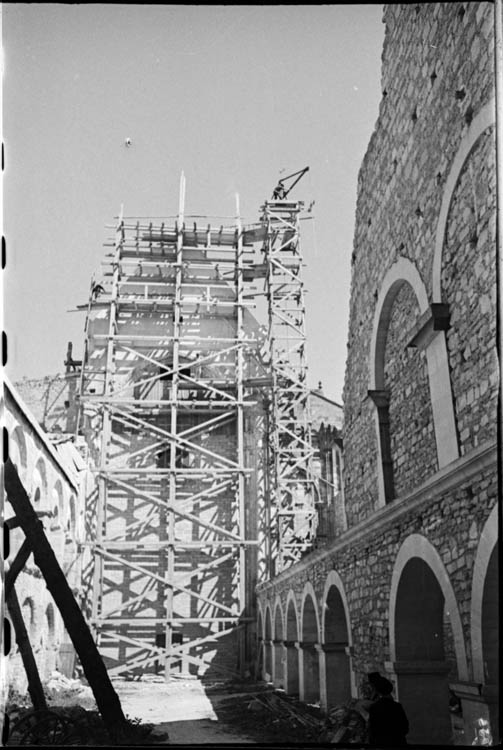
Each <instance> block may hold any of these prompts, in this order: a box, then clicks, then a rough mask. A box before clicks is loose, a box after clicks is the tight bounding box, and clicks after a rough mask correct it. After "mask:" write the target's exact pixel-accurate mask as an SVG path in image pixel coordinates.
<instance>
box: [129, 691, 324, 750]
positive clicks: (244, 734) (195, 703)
mask: <svg viewBox="0 0 503 750" xmlns="http://www.w3.org/2000/svg"><path fill="white" fill-rule="evenodd" d="M114 687H115V690H116V691H117V694H118V695H119V698H120V700H121V704H122V708H123V711H124V713H125V714H126V715H127V716H128V718H130V719H141V721H142V722H145V723H148V724H153V725H154V728H153V730H152V732H151V734H150V735H149V740H150V741H152V742H155V743H156V744H157V743H159V744H170V745H173V744H174V745H178V744H180V745H185V744H186V745H200V744H201V745H204V744H214V745H246V744H260V745H268V744H270V745H278V744H285V745H288V746H289V747H291V746H292V744H304V743H305V742H306V741H309V739H311V741H312V738H309V737H308V736H307V735H306V734H304V733H302V732H301V733H300V734H299V728H298V727H297V728H294V727H285V726H284V724H283V722H279V721H278V720H277V719H276V717H275V716H274V715H273V714H271V713H270V712H268V711H267V710H260V708H259V707H258V706H257V704H256V701H254V698H255V696H256V695H260V694H261V693H264V692H267V691H270V690H271V688H268V687H267V686H266V685H265V684H264V683H249V682H248V683H235V684H232V685H228V684H227V685H226V684H223V683H222V684H218V683H217V684H211V683H210V684H203V683H202V682H201V681H200V680H197V679H182V678H180V679H177V678H173V679H172V680H171V681H170V682H169V683H165V682H163V681H162V680H160V681H159V682H157V681H155V682H154V681H149V680H142V681H141V682H127V681H117V682H114ZM166 734H167V735H168V737H166V736H165V735H166Z"/></svg>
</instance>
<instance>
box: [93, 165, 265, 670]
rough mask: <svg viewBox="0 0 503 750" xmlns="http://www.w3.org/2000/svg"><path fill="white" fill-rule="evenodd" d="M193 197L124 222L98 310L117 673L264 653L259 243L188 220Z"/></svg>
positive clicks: (111, 663)
mask: <svg viewBox="0 0 503 750" xmlns="http://www.w3.org/2000/svg"><path fill="white" fill-rule="evenodd" d="M184 194H185V186H184V179H183V176H182V182H181V188H180V205H179V213H178V216H177V217H176V220H175V221H174V223H173V224H172V225H168V224H165V223H162V224H160V225H157V226H154V225H153V224H152V223H148V224H144V223H142V222H141V221H139V220H138V221H135V222H128V220H125V219H124V218H123V217H122V216H121V217H120V218H119V222H118V225H117V228H116V236H115V241H114V243H113V252H112V254H111V257H110V259H109V261H107V263H106V266H107V269H106V271H108V276H109V278H110V282H109V283H104V284H100V285H96V284H93V285H92V286H91V293H90V299H89V303H88V305H87V310H88V314H87V321H86V328H85V331H86V351H85V356H84V361H83V365H82V371H81V388H80V398H81V402H82V416H83V421H82V423H81V428H80V429H81V431H82V432H83V433H84V434H86V436H87V439H88V443H89V444H90V446H91V451H92V452H93V454H94V460H95V464H96V473H97V478H98V492H97V493H95V495H94V496H91V498H90V501H89V504H88V514H87V516H88V518H87V522H88V530H89V531H88V533H89V546H90V548H91V552H92V555H91V557H92V562H93V577H94V580H93V584H92V613H91V623H92V626H93V628H94V630H95V633H96V636H97V638H98V642H99V645H100V650H101V652H102V654H103V655H104V657H105V658H106V660H107V666H108V669H109V673H110V674H112V675H114V674H129V673H133V674H134V673H139V672H140V671H144V670H145V669H149V668H150V669H155V670H156V671H163V672H164V675H165V677H166V679H169V676H170V674H171V672H172V671H173V670H182V671H191V672H194V673H197V674H204V673H206V672H208V670H209V669H211V670H213V669H214V668H215V669H217V670H219V672H224V673H227V674H229V673H230V674H232V673H235V672H236V671H240V670H241V671H243V669H244V667H245V664H246V663H247V661H248V660H249V658H250V655H249V653H248V651H249V645H250V643H251V638H250V628H249V625H250V623H251V622H252V621H253V620H254V611H253V606H252V599H253V588H254V583H255V578H254V575H255V574H254V572H253V571H254V570H255V569H256V562H254V560H255V558H256V547H257V514H256V512H255V509H254V503H253V502H248V503H247V492H248V490H247V488H246V485H247V478H248V477H249V475H250V473H252V469H251V467H250V466H249V465H247V461H248V463H249V462H250V459H249V457H248V458H246V460H245V452H246V451H247V456H248V454H249V453H250V450H248V449H249V446H246V445H245V419H246V418H247V412H252V411H253V410H254V408H255V407H256V406H257V400H256V399H254V398H253V393H254V389H255V388H256V386H257V382H260V381H261V378H260V375H261V374H262V373H261V371H260V370H258V369H257V366H256V363H257V360H256V358H255V356H254V355H255V352H256V350H257V347H258V338H257V331H258V325H257V326H256V330H251V329H250V326H249V325H247V326H246V330H245V319H244V316H245V312H246V308H247V307H250V306H252V305H253V302H252V301H251V300H250V299H248V298H245V294H244V290H245V282H244V269H245V267H246V265H247V263H248V264H250V262H251V261H250V260H247V259H246V256H247V255H248V256H249V255H250V254H252V253H253V250H252V249H250V248H249V247H248V248H246V247H245V246H244V242H243V237H244V232H243V230H242V227H241V222H240V218H239V215H238V216H237V217H236V219H235V221H234V224H233V226H232V227H228V228H225V227H223V226H220V227H216V228H215V227H212V226H211V225H208V226H203V227H200V226H197V224H196V223H193V224H191V225H190V226H189V225H188V223H186V220H185V217H184ZM250 317H251V316H250ZM248 432H251V433H252V434H253V429H251V430H250V427H249V426H248ZM233 654H234V656H233ZM236 654H237V657H236V658H235V655H236ZM216 655H217V656H218V658H215V656H216Z"/></svg>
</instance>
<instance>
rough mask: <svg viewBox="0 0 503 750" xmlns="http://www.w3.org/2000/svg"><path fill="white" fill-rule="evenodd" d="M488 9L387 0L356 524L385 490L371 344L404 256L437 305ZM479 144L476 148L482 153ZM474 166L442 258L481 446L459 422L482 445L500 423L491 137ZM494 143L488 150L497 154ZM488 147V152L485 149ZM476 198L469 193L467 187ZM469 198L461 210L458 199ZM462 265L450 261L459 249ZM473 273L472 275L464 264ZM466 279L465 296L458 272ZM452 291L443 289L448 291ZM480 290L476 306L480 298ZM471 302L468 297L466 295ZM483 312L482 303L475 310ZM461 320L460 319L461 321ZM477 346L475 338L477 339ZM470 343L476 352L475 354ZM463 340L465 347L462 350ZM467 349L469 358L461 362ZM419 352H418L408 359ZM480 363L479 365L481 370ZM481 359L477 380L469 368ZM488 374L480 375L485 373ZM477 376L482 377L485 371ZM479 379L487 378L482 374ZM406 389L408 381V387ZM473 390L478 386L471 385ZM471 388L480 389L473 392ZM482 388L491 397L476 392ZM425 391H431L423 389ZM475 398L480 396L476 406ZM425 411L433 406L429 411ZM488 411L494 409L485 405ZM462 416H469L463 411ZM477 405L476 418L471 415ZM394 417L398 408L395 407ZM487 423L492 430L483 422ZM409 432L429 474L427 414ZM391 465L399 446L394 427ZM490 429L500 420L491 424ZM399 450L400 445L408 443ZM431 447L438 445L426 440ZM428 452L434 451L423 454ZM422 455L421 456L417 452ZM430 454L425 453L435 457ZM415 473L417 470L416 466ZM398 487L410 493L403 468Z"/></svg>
mask: <svg viewBox="0 0 503 750" xmlns="http://www.w3.org/2000/svg"><path fill="white" fill-rule="evenodd" d="M492 12H493V11H492V5H491V4H490V3H465V4H463V3H423V4H420V5H417V6H415V7H413V6H410V5H401V4H397V5H388V6H386V7H385V12H384V21H385V23H386V34H385V43H384V51H383V72H382V87H383V99H382V102H381V105H380V111H379V119H378V121H377V124H376V129H375V131H374V134H373V135H372V138H371V141H370V144H369V148H368V151H367V154H366V156H365V158H364V161H363V164H362V167H361V170H360V174H359V178H358V202H357V209H356V229H355V240H354V250H353V255H352V282H351V301H350V324H349V333H348V357H347V364H346V373H347V376H346V384H345V389H344V406H345V432H344V449H345V465H346V472H347V474H349V478H347V485H346V504H347V508H348V523H349V525H351V524H355V523H358V522H359V521H361V520H362V519H363V518H365V517H368V515H369V514H370V513H372V511H373V510H374V508H375V504H376V496H377V492H376V489H375V488H376V486H377V464H376V459H375V457H376V436H375V426H374V423H373V408H374V407H373V405H372V404H371V403H368V399H367V400H366V396H367V389H368V388H369V372H370V367H371V363H370V362H369V354H370V341H371V336H372V330H373V319H374V311H375V307H376V302H377V299H378V296H379V291H380V288H381V285H382V281H383V279H384V276H385V274H386V272H387V271H388V270H389V268H390V267H391V266H392V265H393V263H394V262H395V261H396V260H397V259H399V258H406V259H408V260H409V261H411V262H412V263H413V264H414V265H415V267H416V268H417V270H418V272H419V274H420V277H421V279H422V281H423V283H424V285H425V287H426V292H427V295H428V298H429V300H430V301H432V269H433V249H434V247H435V233H436V229H437V222H438V218H439V211H440V206H441V203H442V195H443V189H444V186H445V181H446V177H447V175H448V173H449V169H450V167H451V164H452V162H453V159H454V157H455V155H456V152H457V149H458V147H459V144H460V141H461V139H462V138H463V136H464V135H465V134H466V132H467V129H468V127H469V124H470V122H471V121H472V119H473V117H475V116H476V114H477V112H478V111H479V110H480V108H481V107H482V106H483V105H484V104H486V103H487V102H488V101H489V100H490V98H491V96H493V94H494V90H493V89H494V86H493V58H492V54H493V52H492ZM477 149H478V150H477ZM477 149H475V150H474V154H473V156H472V157H471V161H473V162H474V164H475V163H476V164H477V166H476V167H475V166H472V168H471V169H470V167H469V165H468V168H467V170H465V171H466V172H467V174H468V175H469V176H470V177H469V179H470V180H471V184H472V185H473V188H470V190H471V192H472V193H473V192H474V193H475V195H476V204H477V208H476V212H477V219H476V220H475V218H474V215H473V211H472V208H471V206H470V210H469V211H468V212H467V211H465V208H464V206H463V205H462V204H463V195H465V193H466V198H465V201H467V200H471V202H472V203H473V199H472V198H470V197H469V195H468V194H469V193H470V190H469V188H468V185H467V186H466V187H465V183H466V182H467V180H463V179H461V181H460V185H459V189H458V191H457V194H456V195H454V199H453V203H452V205H451V211H450V219H449V226H451V227H453V229H454V231H455V234H456V237H457V238H458V240H457V244H456V248H457V247H458V245H459V243H461V246H462V248H463V249H462V251H461V253H458V252H457V249H455V248H454V246H453V243H452V241H451V240H449V239H448V241H447V248H446V249H445V250H444V253H443V258H442V267H443V271H442V274H443V276H442V280H443V294H444V295H445V300H444V301H445V302H448V303H449V305H450V313H451V321H452V323H451V331H450V332H449V334H448V337H449V366H450V371H451V381H452V387H453V391H454V398H455V402H456V410H457V416H458V431H459V434H460V437H461V433H462V434H463V437H461V445H462V446H463V450H465V448H464V443H466V442H467V441H468V443H467V444H468V445H474V439H473V430H474V429H475V428H474V427H469V426H468V425H467V424H465V422H464V421H463V419H465V420H468V421H471V422H472V424H480V425H481V426H480V427H479V428H478V432H479V435H478V438H477V439H478V442H479V443H480V442H481V441H482V439H483V436H485V437H486V438H488V437H490V436H491V434H492V433H491V428H489V427H488V423H489V422H490V421H492V422H493V425H494V403H495V401H494V399H495V395H496V382H497V381H496V378H497V374H496V369H495V359H494V344H495V341H494V328H493V326H491V325H488V324H487V323H488V320H489V319H492V320H494V318H495V315H494V311H495V308H494V304H495V298H494V294H495V292H494V276H493V274H494V270H491V269H494V266H495V257H494V249H493V245H492V244H491V238H493V237H494V229H493V228H491V227H493V224H491V221H490V219H489V217H490V216H491V215H493V213H494V158H491V153H492V155H494V141H493V138H492V137H491V136H484V138H483V143H481V144H480V145H479V146H478V147H477ZM491 149H492V151H491ZM480 150H482V152H483V153H480V154H479V151H480ZM470 195H471V193H470ZM460 201H461V204H460V205H459V208H458V207H457V206H458V203H459V202H460ZM461 222H462V223H463V224H467V225H470V226H472V227H474V226H475V225H474V222H475V224H476V233H477V240H476V248H475V247H472V248H471V249H470V247H469V236H470V233H469V231H468V229H466V233H467V235H468V236H467V237H466V238H464V237H463V233H464V232H465V229H464V226H461V225H460V224H461ZM454 254H455V255H456V261H455V262H454V263H453V256H454ZM470 265H471V268H476V270H475V274H473V273H471V272H468V273H466V271H468V266H470ZM460 273H463V274H464V281H463V284H464V285H467V287H470V289H471V292H468V289H467V290H466V291H464V288H463V287H462V286H460V283H459V274H460ZM444 290H445V291H444ZM475 297H477V300H478V301H477V303H476V302H475ZM470 300H471V301H470ZM475 307H477V311H476V314H474V313H475ZM461 321H463V322H462V323H461ZM414 323H415V317H414V316H412V315H411V314H410V311H409V310H408V309H407V308H406V307H403V308H402V316H401V319H397V320H396V325H397V326H398V327H400V326H401V327H403V328H404V329H406V330H409V331H411V330H412V328H413V326H414ZM470 342H471V343H470ZM467 345H470V349H469V350H467ZM460 347H461V352H460ZM462 352H465V354H466V357H467V359H466V360H464V359H463V356H464V355H463V354H462ZM412 356H414V357H415V358H416V360H417V359H418V355H417V354H414V355H412ZM475 360H477V361H478V363H477V364H476V365H475ZM474 366H476V368H477V369H476V375H475V377H474V370H473V367H474ZM422 372H423V370H422V368H421V367H420V366H417V362H416V363H415V364H414V365H413V364H412V362H411V363H410V375H411V378H409V383H408V385H409V386H410V388H411V389H412V393H417V392H418V390H421V389H422V388H423V389H424V382H423V386H422V385H421V384H420V381H421V379H422V378H423V381H424V377H423V375H422V374H421V373H422ZM479 373H480V374H479ZM477 375H479V377H477ZM479 379H480V381H481V382H480V385H478V383H477V381H478V380H479ZM404 386H405V387H407V384H405V383H404ZM472 389H475V390H472ZM470 391H472V392H470ZM482 392H483V393H484V398H483V399H480V398H479V396H481V395H482ZM424 396H425V397H426V398H427V397H428V394H427V392H425V393H424ZM474 400H478V401H479V407H478V411H477V413H474V411H473V402H474ZM425 408H427V407H425ZM480 409H482V411H483V412H484V414H485V415H486V416H485V418H484V414H482V413H481V412H480ZM463 410H464V414H465V415H466V416H465V417H463V413H462V412H463ZM469 410H470V415H471V416H469V415H468V412H469ZM390 413H391V415H393V413H395V414H396V413H397V404H396V401H395V404H393V403H392V404H390ZM482 420H484V425H482ZM416 421H417V426H416V427H415V428H414V430H413V432H414V433H415V434H416V435H417V439H418V440H419V441H420V444H421V446H423V447H424V451H422V456H424V461H423V469H422V472H423V477H422V478H423V479H424V478H425V476H424V474H425V473H426V474H431V473H433V472H434V471H435V470H436V464H435V461H434V460H433V459H432V457H431V452H430V453H428V452H429V451H430V447H431V439H430V438H428V439H427V440H424V435H423V431H424V429H425V428H426V431H427V433H428V429H429V428H428V426H427V423H428V419H426V415H424V418H421V419H418V420H416ZM391 429H392V432H393V431H394V432H395V438H394V455H393V460H394V465H395V468H397V462H398V460H399V459H400V455H399V454H397V453H396V446H397V445H398V444H399V443H400V442H401V441H400V435H399V433H398V434H397V431H396V426H394V425H393V418H392V428H391ZM493 429H494V427H493ZM414 440H415V437H414V434H412V433H411V432H409V434H408V450H407V452H408V456H407V462H410V461H411V458H412V455H413V452H412V451H411V449H410V446H411V445H413V444H414ZM402 445H403V443H402ZM429 446H430V447H429ZM426 454H428V455H426ZM414 455H416V456H417V451H414ZM428 456H429V457H428ZM408 471H409V473H410V472H412V473H411V474H410V479H411V480H412V475H413V474H414V471H415V472H416V476H415V479H416V480H419V479H420V476H419V475H418V474H417V469H416V470H413V469H412V467H409V468H408ZM398 475H399V476H398V482H397V490H398V491H399V492H400V491H403V490H404V489H406V485H407V484H408V480H407V481H404V482H402V481H401V479H400V471H399V472H398Z"/></svg>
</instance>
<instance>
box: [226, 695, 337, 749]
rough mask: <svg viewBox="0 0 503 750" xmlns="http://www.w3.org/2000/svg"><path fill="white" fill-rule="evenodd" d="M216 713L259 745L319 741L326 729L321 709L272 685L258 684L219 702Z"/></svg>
mask: <svg viewBox="0 0 503 750" xmlns="http://www.w3.org/2000/svg"><path fill="white" fill-rule="evenodd" d="M216 710H217V713H218V719H219V721H221V722H223V723H225V724H227V725H229V726H230V727H232V728H234V729H238V730H240V731H242V732H244V733H246V734H247V735H248V736H251V737H254V738H256V739H257V741H258V742H271V743H283V744H284V743H295V744H298V743H306V742H311V743H312V742H317V741H319V737H320V735H321V734H322V732H323V730H324V727H325V718H324V716H323V714H322V712H321V711H320V709H319V707H318V706H315V705H308V704H305V703H301V702H300V701H297V700H295V699H294V698H292V697H291V696H287V695H286V694H285V693H284V691H282V690H275V689H274V688H272V686H265V685H262V686H260V685H255V686H254V687H253V688H252V689H249V690H248V691H247V692H245V691H243V693H242V694H241V695H239V694H237V695H236V694H234V695H232V696H231V697H229V698H228V699H227V700H224V701H220V702H219V703H218V707H217V709H216Z"/></svg>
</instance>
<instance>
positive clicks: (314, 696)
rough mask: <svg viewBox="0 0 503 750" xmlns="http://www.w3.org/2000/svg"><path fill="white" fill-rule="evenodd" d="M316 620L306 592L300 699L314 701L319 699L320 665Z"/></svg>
mask: <svg viewBox="0 0 503 750" xmlns="http://www.w3.org/2000/svg"><path fill="white" fill-rule="evenodd" d="M318 647H319V639H318V622H317V619H316V609H315V606H314V602H313V599H312V597H311V595H310V594H308V595H307V596H306V598H305V600H304V607H303V609H302V671H301V679H300V699H301V700H303V701H306V703H315V702H316V701H319V699H320V667H319V658H318Z"/></svg>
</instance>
